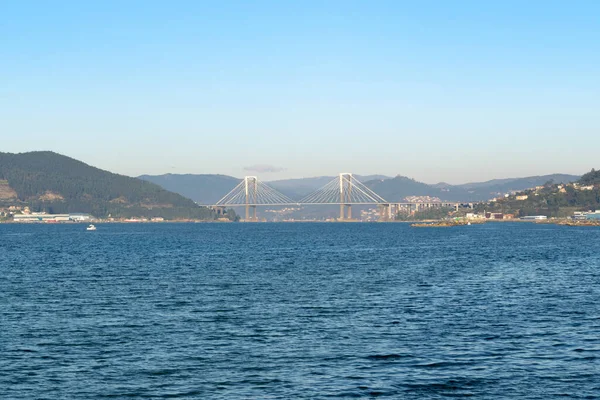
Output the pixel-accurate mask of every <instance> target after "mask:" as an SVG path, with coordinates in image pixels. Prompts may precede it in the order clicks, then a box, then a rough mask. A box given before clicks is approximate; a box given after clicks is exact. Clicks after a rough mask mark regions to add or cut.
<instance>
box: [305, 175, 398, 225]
mask: <svg viewBox="0 0 600 400" xmlns="http://www.w3.org/2000/svg"><path fill="white" fill-rule="evenodd" d="M300 203H301V204H339V205H340V219H342V220H343V219H352V205H353V204H355V205H360V204H377V205H380V206H382V207H387V208H388V209H389V203H388V202H387V201H386V200H385V199H384V198H383V197H381V196H380V195H378V194H377V193H375V192H374V191H372V190H371V189H369V188H368V187H367V186H365V185H364V184H363V183H362V182H360V181H359V180H358V179H356V178H355V177H354V176H352V174H351V173H349V172H344V173H341V174H340V176H339V178H335V179H333V180H332V181H331V182H329V183H328V184H326V185H325V186H323V187H322V188H320V189H319V190H317V191H315V192H313V193H311V194H309V195H308V196H306V197H304V198H303V199H302V200H300ZM382 214H383V210H382Z"/></svg>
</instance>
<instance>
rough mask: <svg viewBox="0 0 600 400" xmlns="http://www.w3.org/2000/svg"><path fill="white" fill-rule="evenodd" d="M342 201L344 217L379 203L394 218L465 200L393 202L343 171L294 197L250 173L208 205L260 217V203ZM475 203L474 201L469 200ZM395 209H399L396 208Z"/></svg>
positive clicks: (383, 212)
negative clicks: (238, 209) (405, 212)
mask: <svg viewBox="0 0 600 400" xmlns="http://www.w3.org/2000/svg"><path fill="white" fill-rule="evenodd" d="M316 205H339V206H340V220H349V219H352V206H353V205H356V206H359V205H376V206H378V208H379V213H380V219H381V220H388V219H391V218H392V215H393V214H394V212H397V211H398V210H399V209H400V208H401V207H403V206H404V207H408V209H409V210H414V211H418V210H420V209H424V208H432V207H434V208H435V207H440V208H441V207H455V208H456V209H458V207H459V206H460V205H461V203H451V202H432V203H397V202H389V201H387V200H385V199H384V198H383V197H381V196H380V195H378V194H377V193H375V192H374V191H373V190H371V189H369V188H368V187H367V186H365V185H364V184H363V183H362V182H360V181H359V180H358V179H356V178H355V177H354V176H353V175H352V174H351V173H348V172H344V173H340V174H339V176H338V177H336V178H334V179H332V180H331V181H330V182H328V183H327V184H326V185H324V186H323V187H321V188H319V189H317V190H315V191H314V192H312V193H310V194H308V195H306V196H304V197H303V198H302V199H300V200H293V199H291V198H289V197H288V196H286V195H284V194H283V193H280V192H279V191H277V190H275V189H273V188H272V187H270V186H269V185H267V184H266V183H264V182H262V181H260V180H259V179H258V177H256V176H246V177H245V178H244V179H243V180H242V181H241V182H240V183H239V184H238V185H237V186H236V187H234V188H233V189H232V190H231V191H230V192H229V193H227V194H226V195H225V196H223V197H222V198H221V199H220V200H219V201H218V202H217V203H216V204H212V205H208V206H207V207H211V208H213V209H215V210H216V211H217V213H219V214H224V213H225V210H226V209H227V208H230V207H245V209H246V219H245V220H246V221H257V220H258V219H257V217H256V208H257V207H260V206H316ZM469 206H470V207H472V203H470V204H469ZM394 209H395V210H394Z"/></svg>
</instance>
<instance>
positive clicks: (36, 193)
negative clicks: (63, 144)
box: [0, 151, 214, 219]
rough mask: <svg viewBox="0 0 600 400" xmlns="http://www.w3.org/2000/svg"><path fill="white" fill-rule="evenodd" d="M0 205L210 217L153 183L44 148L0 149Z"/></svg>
mask: <svg viewBox="0 0 600 400" xmlns="http://www.w3.org/2000/svg"><path fill="white" fill-rule="evenodd" d="M0 182H4V184H3V185H2V186H3V188H2V190H0V194H3V196H0V204H2V205H12V204H15V202H16V203H19V204H21V205H28V206H29V207H30V208H31V209H32V211H46V212H49V213H69V212H71V213H72V212H83V213H90V214H92V215H94V216H96V217H100V218H103V217H108V216H109V215H110V216H112V217H115V218H127V217H155V216H156V217H159V216H160V217H164V218H165V219H213V218H214V213H213V212H212V211H211V210H209V209H206V208H203V207H198V206H197V205H196V204H195V203H194V202H193V201H192V200H189V199H187V198H185V197H183V196H181V195H179V194H176V193H172V192H169V191H167V190H164V189H163V188H161V187H160V186H158V185H155V184H153V183H150V182H145V181H142V180H139V179H136V178H130V177H127V176H124V175H118V174H113V173H110V172H107V171H103V170H101V169H98V168H95V167H92V166H89V165H87V164H85V163H83V162H81V161H77V160H75V159H72V158H69V157H66V156H63V155H60V154H57V153H54V152H50V151H36V152H30V153H20V154H11V153H0Z"/></svg>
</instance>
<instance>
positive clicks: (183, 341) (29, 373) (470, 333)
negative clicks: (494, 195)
mask: <svg viewBox="0 0 600 400" xmlns="http://www.w3.org/2000/svg"><path fill="white" fill-rule="evenodd" d="M97 227H98V230H97V231H93V232H89V231H86V230H85V226H84V225H79V224H73V225H15V224H0V398H1V399H102V398H114V399H120V398H139V399H150V398H153V399H154V398H156V399H159V398H189V399H193V398H198V399H303V398H306V399H320V398H361V397H364V398H371V397H375V396H378V397H382V398H407V399H411V398H414V399H423V398H443V397H460V396H475V397H479V398H519V399H523V398H531V399H534V398H539V399H546V398H553V397H558V396H570V397H573V398H595V397H596V396H599V395H600V229H598V228H595V227H563V226H553V225H539V224H533V223H488V224H485V225H472V226H461V227H452V228H411V227H410V226H408V225H407V224H401V223H373V224H334V223H329V224H325V223H323V224H320V223H281V224H270V223H255V224H242V223H231V224H225V223H224V224H97Z"/></svg>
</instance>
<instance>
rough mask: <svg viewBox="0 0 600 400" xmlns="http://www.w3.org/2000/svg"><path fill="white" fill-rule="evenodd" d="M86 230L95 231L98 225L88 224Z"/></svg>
mask: <svg viewBox="0 0 600 400" xmlns="http://www.w3.org/2000/svg"><path fill="white" fill-rule="evenodd" d="M85 230H86V231H95V230H96V227H95V226H94V224H90V226H88V227H87V228H86V229H85Z"/></svg>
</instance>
